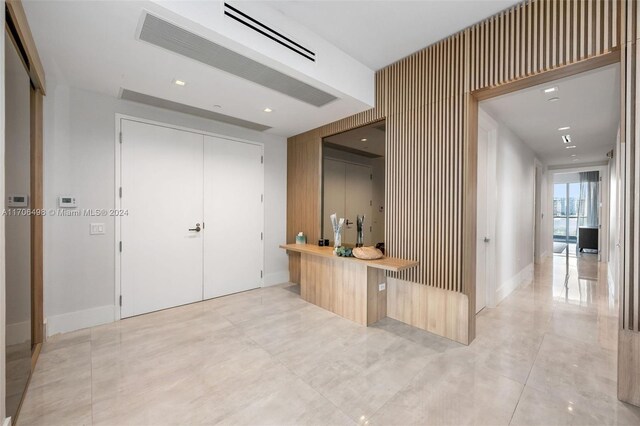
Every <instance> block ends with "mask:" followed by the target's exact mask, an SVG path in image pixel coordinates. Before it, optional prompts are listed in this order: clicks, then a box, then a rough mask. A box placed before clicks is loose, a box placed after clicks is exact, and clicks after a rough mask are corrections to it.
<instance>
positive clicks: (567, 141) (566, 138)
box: [562, 135, 571, 143]
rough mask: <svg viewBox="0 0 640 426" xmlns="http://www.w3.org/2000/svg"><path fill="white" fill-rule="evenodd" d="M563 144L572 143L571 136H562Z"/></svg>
mask: <svg viewBox="0 0 640 426" xmlns="http://www.w3.org/2000/svg"><path fill="white" fill-rule="evenodd" d="M562 142H564V143H571V135H562Z"/></svg>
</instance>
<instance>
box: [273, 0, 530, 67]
mask: <svg viewBox="0 0 640 426" xmlns="http://www.w3.org/2000/svg"><path fill="white" fill-rule="evenodd" d="M261 3H263V4H268V5H270V6H272V7H273V8H275V9H277V10H279V11H280V12H282V13H283V14H284V15H285V16H288V17H289V18H292V19H293V20H295V21H297V22H299V23H300V24H302V25H304V26H305V27H307V28H309V29H310V30H312V31H313V32H315V33H316V34H318V35H320V36H321V37H323V38H324V39H326V40H328V41H329V42H330V43H332V44H334V45H335V46H337V47H339V48H340V49H342V50H343V51H344V52H346V53H347V54H348V55H350V56H352V57H353V58H355V59H357V60H359V61H360V62H362V63H363V64H365V65H367V66H368V67H369V68H371V69H373V70H378V69H380V68H384V67H385V66H386V65H389V64H391V63H393V62H396V61H398V60H399V59H402V58H404V57H405V56H408V55H410V54H411V53H413V52H416V51H418V50H420V49H422V48H424V47H426V46H428V45H430V44H432V43H435V42H436V41H438V40H441V39H443V38H446V37H447V36H449V35H451V34H454V33H456V32H458V31H460V30H462V29H464V28H466V27H468V26H470V25H472V24H475V23H476V22H480V21H482V20H483V19H485V18H487V17H489V16H491V15H494V14H496V13H497V12H500V11H502V10H504V9H507V8H508V7H510V6H512V5H514V4H517V3H520V1H514V0H413V1H403V0H398V1H395V0H387V1H380V0H378V1H371V0H348V1H332V0H324V1H323V0H297V1H271V0H267V1H264V2H261Z"/></svg>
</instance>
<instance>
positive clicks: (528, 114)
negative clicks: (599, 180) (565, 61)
mask: <svg viewBox="0 0 640 426" xmlns="http://www.w3.org/2000/svg"><path fill="white" fill-rule="evenodd" d="M554 86H557V87H558V89H559V90H558V92H557V93H554V94H550V95H547V94H545V93H544V92H543V89H544V88H548V87H554ZM554 96H555V97H558V98H559V100H558V101H556V102H549V101H548V99H549V98H551V97H554ZM480 107H481V108H482V109H484V110H485V111H487V112H488V113H489V114H490V115H491V116H493V117H494V118H495V119H497V120H499V121H501V122H502V123H504V124H505V125H506V126H507V127H509V128H510V129H511V130H513V132H514V133H515V134H516V135H518V136H519V137H520V139H522V140H523V141H524V142H525V143H526V144H527V145H529V147H531V149H532V150H533V151H534V152H535V153H536V154H537V155H538V157H539V158H540V159H541V160H542V161H543V162H545V163H546V164H547V165H550V166H554V165H573V166H579V165H580V164H584V163H592V162H602V161H606V156H605V154H606V153H607V152H608V151H609V150H610V149H612V148H613V146H614V145H615V141H616V136H617V132H618V126H619V123H620V68H619V65H618V64H614V65H610V66H607V67H604V68H598V69H596V70H593V71H588V72H585V73H582V74H578V75H575V76H572V77H567V78H564V79H561V80H557V81H555V82H553V83H549V84H544V85H541V86H536V87H532V88H529V89H525V90H521V91H518V92H514V93H510V94H508V95H504V96H501V97H498V98H494V99H490V100H487V101H484V102H481V103H480ZM565 126H570V127H571V129H570V130H567V131H559V130H558V128H560V127H565ZM567 133H568V134H570V135H571V139H572V143H571V145H575V146H576V148H575V149H566V148H565V146H566V145H565V144H564V143H563V141H562V135H563V134H567ZM571 154H575V155H576V157H571ZM574 159H576V160H577V161H573V160H574Z"/></svg>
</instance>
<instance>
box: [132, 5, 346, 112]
mask: <svg viewBox="0 0 640 426" xmlns="http://www.w3.org/2000/svg"><path fill="white" fill-rule="evenodd" d="M140 40H143V41H146V42H147V43H151V44H154V45H156V46H159V47H162V48H164V49H167V50H170V51H171V52H174V53H177V54H179V55H182V56H186V57H188V58H191V59H194V60H196V61H199V62H202V63H203V64H207V65H209V66H212V67H214V68H217V69H219V70H222V71H225V72H228V73H230V74H233V75H236V76H238V77H240V78H243V79H245V80H249V81H252V82H254V83H257V84H259V85H261V86H264V87H267V88H269V89H272V90H275V91H276V92H280V93H282V94H284V95H287V96H291V97H292V98H295V99H298V100H299V101H302V102H305V103H308V104H311V105H314V106H317V107H321V106H323V105H326V104H328V103H329V102H331V101H334V100H336V99H337V97H335V96H333V95H332V94H330V93H327V92H324V91H322V90H320V89H317V88H315V87H313V86H311V85H309V84H307V83H304V82H302V81H300V80H297V79H295V78H293V77H290V76H288V75H286V74H283V73H281V72H280V71H277V70H274V69H273V68H269V67H267V66H266V65H263V64H261V63H259V62H257V61H254V60H253V59H250V58H247V57H246V56H242V55H240V54H239V53H236V52H234V51H232V50H229V49H227V48H226V47H223V46H220V45H219V44H216V43H214V42H212V41H210V40H207V39H205V38H204V37H201V36H199V35H197V34H194V33H192V32H189V31H187V30H185V29H184V28H180V27H178V26H177V25H174V24H172V23H170V22H167V21H165V20H163V19H160V18H158V17H157V16H154V15H151V14H149V13H145V15H144V22H143V24H142V29H141V30H140Z"/></svg>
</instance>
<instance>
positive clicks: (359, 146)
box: [313, 121, 386, 247]
mask: <svg viewBox="0 0 640 426" xmlns="http://www.w3.org/2000/svg"><path fill="white" fill-rule="evenodd" d="M385 132H386V127H385V123H384V121H382V122H377V123H373V124H370V125H368V126H364V127H360V128H357V129H353V130H349V131H347V132H344V133H339V134H337V135H333V136H329V137H326V138H324V139H323V146H322V152H323V173H322V176H323V182H322V188H323V190H322V236H323V239H328V240H329V242H330V245H332V246H333V245H334V235H333V226H332V224H331V219H330V215H331V214H332V213H336V214H337V216H338V218H344V219H345V223H344V226H343V231H342V245H343V246H346V247H355V246H356V243H357V239H358V232H357V220H358V216H360V217H362V216H364V223H363V226H362V238H363V241H362V243H363V245H365V246H375V245H376V244H379V243H382V244H384V182H385V157H384V155H385ZM313 243H315V242H313Z"/></svg>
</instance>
